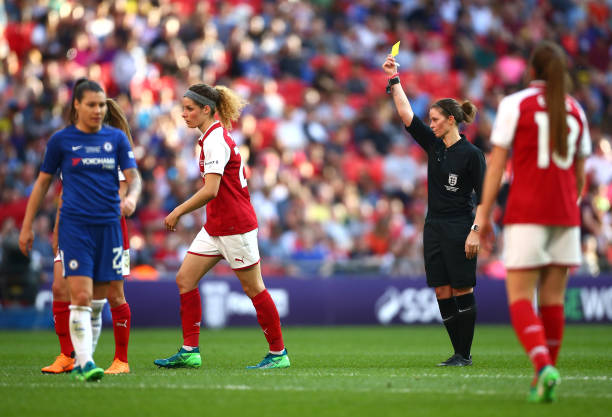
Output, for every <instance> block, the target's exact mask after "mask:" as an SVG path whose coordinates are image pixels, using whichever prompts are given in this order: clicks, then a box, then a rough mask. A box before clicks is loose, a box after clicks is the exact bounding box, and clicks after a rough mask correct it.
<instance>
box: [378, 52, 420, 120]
mask: <svg viewBox="0 0 612 417" xmlns="http://www.w3.org/2000/svg"><path fill="white" fill-rule="evenodd" d="M382 68H383V70H384V71H385V74H387V76H388V77H389V83H388V84H387V93H389V94H391V96H392V97H393V102H394V103H395V107H396V108H397V113H398V114H399V116H400V117H401V118H402V121H403V122H404V124H405V125H406V126H410V125H411V124H412V118H413V117H414V111H412V106H410V101H409V100H408V97H406V93H404V89H403V88H402V85H401V84H400V79H399V73H398V72H397V63H396V62H395V57H394V56H393V55H390V54H389V55H387V60H386V61H385V63H384V64H383V65H382Z"/></svg>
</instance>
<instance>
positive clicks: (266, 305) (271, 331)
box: [251, 290, 285, 352]
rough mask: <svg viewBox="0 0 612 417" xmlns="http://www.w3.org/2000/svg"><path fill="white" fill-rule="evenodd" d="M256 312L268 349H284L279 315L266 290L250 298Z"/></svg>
mask: <svg viewBox="0 0 612 417" xmlns="http://www.w3.org/2000/svg"><path fill="white" fill-rule="evenodd" d="M251 301H253V306H254V307H255V311H256V312H257V321H258V322H259V325H260V326H261V329H262V330H263V332H264V335H265V336H266V340H267V341H268V344H269V345H270V351H272V352H280V351H282V350H283V349H285V344H284V343H283V334H282V332H281V325H280V317H279V316H278V311H277V310H276V305H275V304H274V300H272V297H270V293H269V292H268V290H263V291H262V292H260V293H259V294H257V295H256V296H255V297H253V298H252V299H251Z"/></svg>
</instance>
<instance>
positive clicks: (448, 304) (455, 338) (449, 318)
mask: <svg viewBox="0 0 612 417" xmlns="http://www.w3.org/2000/svg"><path fill="white" fill-rule="evenodd" d="M438 307H439V308H440V315H442V321H443V322H444V327H446V331H447V332H448V336H449V337H450V340H451V343H452V344H453V349H454V350H455V353H459V352H460V350H459V349H460V347H461V345H460V343H459V340H460V337H459V336H460V330H459V320H458V319H459V312H458V311H457V303H456V302H455V299H454V298H453V297H451V298H443V299H440V298H438Z"/></svg>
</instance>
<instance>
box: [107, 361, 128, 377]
mask: <svg viewBox="0 0 612 417" xmlns="http://www.w3.org/2000/svg"><path fill="white" fill-rule="evenodd" d="M104 373H105V374H129V373H130V365H128V363H127V362H122V361H120V360H119V359H117V358H115V360H114V361H113V363H111V366H109V368H108V369H107V370H106V371H104Z"/></svg>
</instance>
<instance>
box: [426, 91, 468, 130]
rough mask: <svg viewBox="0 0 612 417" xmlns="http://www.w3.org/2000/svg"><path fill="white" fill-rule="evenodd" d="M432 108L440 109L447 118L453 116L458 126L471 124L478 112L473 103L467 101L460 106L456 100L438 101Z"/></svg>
mask: <svg viewBox="0 0 612 417" xmlns="http://www.w3.org/2000/svg"><path fill="white" fill-rule="evenodd" d="M431 107H435V108H437V109H439V110H440V112H441V113H442V114H443V115H444V116H445V117H447V118H448V117H450V116H453V117H454V118H455V121H456V122H457V126H459V123H471V122H472V121H473V120H474V118H475V117H476V112H477V111H478V109H477V108H476V106H475V105H474V104H473V103H472V102H471V101H469V100H465V101H464V102H463V103H462V104H459V102H458V101H457V100H455V99H454V98H443V99H441V100H438V101H436V102H435V103H434V104H433V105H432V106H431Z"/></svg>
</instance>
